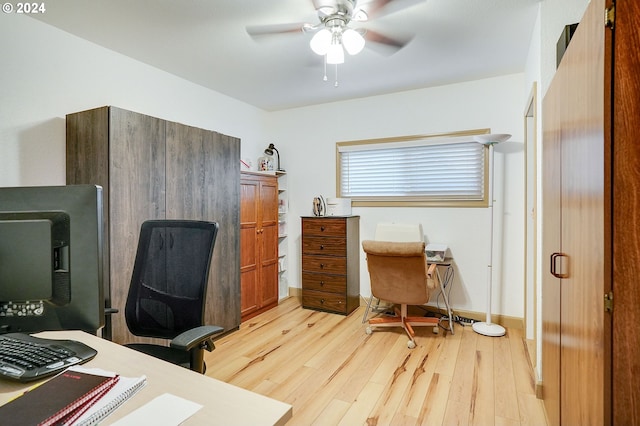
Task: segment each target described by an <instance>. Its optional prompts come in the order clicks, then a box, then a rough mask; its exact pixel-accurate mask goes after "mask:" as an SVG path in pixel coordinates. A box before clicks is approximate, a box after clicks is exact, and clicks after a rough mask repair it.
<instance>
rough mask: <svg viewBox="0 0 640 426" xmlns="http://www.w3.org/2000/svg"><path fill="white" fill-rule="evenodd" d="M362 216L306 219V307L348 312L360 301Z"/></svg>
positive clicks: (304, 238) (304, 226)
mask: <svg viewBox="0 0 640 426" xmlns="http://www.w3.org/2000/svg"><path fill="white" fill-rule="evenodd" d="M359 254H360V216H326V217H303V218H302V307H303V308H308V309H317V310H322V311H327V312H334V313H338V314H343V315H348V314H350V313H351V312H353V310H354V309H356V308H357V307H358V306H359V304H360V256H359Z"/></svg>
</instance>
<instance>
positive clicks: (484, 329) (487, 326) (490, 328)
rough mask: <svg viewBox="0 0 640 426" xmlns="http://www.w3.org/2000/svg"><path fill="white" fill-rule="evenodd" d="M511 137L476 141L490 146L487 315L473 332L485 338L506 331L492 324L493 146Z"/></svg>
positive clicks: (497, 136)
mask: <svg viewBox="0 0 640 426" xmlns="http://www.w3.org/2000/svg"><path fill="white" fill-rule="evenodd" d="M510 137H511V135H507V134H489V135H478V136H476V137H475V138H474V140H475V141H476V142H478V143H481V144H483V145H487V146H489V194H488V196H489V200H488V201H489V206H488V207H489V232H490V234H489V261H488V264H487V313H486V319H485V321H484V322H474V323H473V325H472V328H473V331H475V332H476V333H478V334H482V335H485V336H491V337H498V336H504V334H505V333H506V330H505V329H504V327H503V326H501V325H499V324H494V323H492V322H491V288H492V287H493V167H494V165H493V146H494V145H496V144H498V143H500V142H504V141H506V140H508V139H509V138H510Z"/></svg>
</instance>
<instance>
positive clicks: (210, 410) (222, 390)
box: [0, 331, 292, 426]
mask: <svg viewBox="0 0 640 426" xmlns="http://www.w3.org/2000/svg"><path fill="white" fill-rule="evenodd" d="M37 336H39V337H46V338H49V339H72V340H78V341H80V342H83V343H86V344H87V345H89V346H91V347H92V348H94V349H96V350H97V351H98V355H97V356H96V357H95V358H94V359H92V360H91V361H89V362H87V363H86V364H84V365H85V366H87V367H97V368H102V369H104V370H109V371H114V372H116V373H118V374H120V375H121V376H130V377H137V376H142V375H146V376H147V385H146V386H145V387H144V388H142V389H141V390H140V391H139V392H138V393H136V394H135V395H134V396H133V397H132V398H131V399H130V400H129V401H127V402H126V403H125V404H124V405H122V406H121V407H120V408H118V409H117V410H116V411H115V412H114V413H113V414H111V415H110V416H109V417H107V419H106V420H105V422H104V424H110V423H112V422H113V421H115V420H117V419H120V418H122V417H124V416H125V415H126V414H128V413H130V412H132V411H133V410H135V409H136V408H138V407H140V406H142V405H144V404H146V403H147V402H149V401H151V400H152V399H153V398H155V397H157V396H159V395H162V394H163V393H170V394H173V395H176V396H179V397H182V398H185V399H188V400H190V401H193V402H196V403H198V404H201V405H202V406H203V407H202V408H201V409H200V410H199V411H198V412H197V413H196V414H194V415H193V416H192V417H190V418H189V419H188V420H187V421H186V422H185V423H184V424H186V425H204V424H206V425H251V426H254V425H284V424H285V423H286V422H287V421H288V420H289V419H290V418H291V416H292V407H291V406H290V405H289V404H285V403H283V402H280V401H276V400H274V399H271V398H267V397H265V396H262V395H259V394H257V393H253V392H250V391H248V390H245V389H242V388H239V387H236V386H232V385H230V384H228V383H224V382H222V381H219V380H216V379H213V378H210V377H206V376H203V375H201V374H198V373H195V372H193V371H191V370H188V369H186V368H183V367H179V366H176V365H173V364H169V363H167V362H164V361H161V360H159V359H156V358H153V357H150V356H148V355H145V354H143V353H140V352H136V351H134V350H132V349H129V348H126V347H124V346H120V345H118V344H115V343H113V342H110V341H108V340H104V339H101V338H99V337H97V336H93V335H90V334H87V333H84V332H82V331H47V332H43V333H39V334H37ZM33 384H34V383H33V382H32V383H28V384H24V383H18V382H11V381H7V380H0V405H2V404H4V403H5V402H7V401H9V400H10V399H11V398H13V397H14V396H17V395H19V394H20V393H22V392H23V391H25V390H26V389H27V388H29V387H30V386H32V385H33Z"/></svg>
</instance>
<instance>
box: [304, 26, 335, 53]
mask: <svg viewBox="0 0 640 426" xmlns="http://www.w3.org/2000/svg"><path fill="white" fill-rule="evenodd" d="M309 46H311V50H313V51H314V52H315V53H316V54H318V55H326V54H327V53H328V51H329V46H331V31H329V30H328V29H326V28H323V29H321V30H320V31H318V32H317V33H315V35H314V36H313V37H312V38H311V41H310V42H309Z"/></svg>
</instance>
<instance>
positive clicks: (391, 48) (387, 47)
mask: <svg viewBox="0 0 640 426" xmlns="http://www.w3.org/2000/svg"><path fill="white" fill-rule="evenodd" d="M364 38H365V39H366V40H367V44H366V46H367V47H370V48H372V49H373V50H376V51H378V52H380V53H384V54H393V53H395V52H397V51H398V50H400V49H402V48H403V47H405V46H406V45H407V44H408V43H409V42H410V41H411V38H404V39H397V38H391V37H387V36H386V35H384V34H380V33H379V32H377V31H371V30H367V32H366V33H365V34H364ZM370 43H373V45H371V44H370ZM375 45H378V46H375ZM376 47H382V49H380V48H376Z"/></svg>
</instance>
